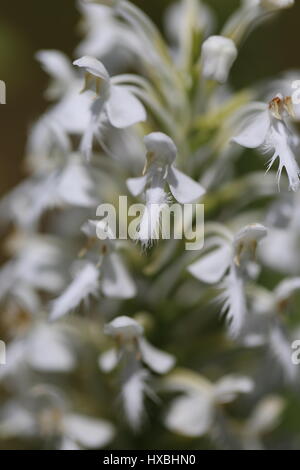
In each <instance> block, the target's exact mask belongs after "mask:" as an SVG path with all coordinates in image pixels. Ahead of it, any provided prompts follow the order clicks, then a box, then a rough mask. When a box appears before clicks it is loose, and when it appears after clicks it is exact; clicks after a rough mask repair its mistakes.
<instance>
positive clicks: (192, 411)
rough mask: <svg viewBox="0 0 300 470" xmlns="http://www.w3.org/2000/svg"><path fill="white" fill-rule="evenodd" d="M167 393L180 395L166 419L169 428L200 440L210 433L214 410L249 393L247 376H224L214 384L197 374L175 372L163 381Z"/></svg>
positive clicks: (214, 414)
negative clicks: (171, 392) (240, 395)
mask: <svg viewBox="0 0 300 470" xmlns="http://www.w3.org/2000/svg"><path fill="white" fill-rule="evenodd" d="M164 386H165V388H166V390H169V391H174V392H181V393H182V395H181V396H179V397H178V398H175V399H174V400H173V402H172V403H171V406H170V409H169V411H168V413H167V415H166V417H165V420H164V423H165V425H166V427H167V428H168V429H170V430H171V431H173V432H176V433H178V434H183V435H185V436H189V437H200V436H203V435H204V434H208V433H210V432H211V431H212V430H213V426H214V422H215V419H216V411H217V407H218V405H220V404H225V403H230V402H232V401H234V400H235V399H236V398H237V396H238V395H239V394H241V393H250V392H251V391H252V390H253V386H254V384H253V382H252V380H251V379H250V378H248V377H242V376H235V375H230V376H224V377H223V378H222V379H220V380H219V381H218V382H216V383H215V384H213V383H211V382H210V381H209V380H207V379H206V378H204V377H202V376H201V375H199V374H196V373H192V372H190V371H185V370H178V371H175V372H174V373H173V374H171V375H170V376H169V377H168V378H166V379H165V381H164Z"/></svg>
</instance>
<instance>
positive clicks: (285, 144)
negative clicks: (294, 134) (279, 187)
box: [265, 121, 300, 191]
mask: <svg viewBox="0 0 300 470" xmlns="http://www.w3.org/2000/svg"><path fill="white" fill-rule="evenodd" d="M265 150H266V151H272V150H273V152H274V153H273V156H272V158H271V160H270V163H269V166H268V170H269V169H270V168H271V166H272V165H273V163H274V161H275V160H276V159H277V158H279V166H278V172H277V178H278V184H279V181H280V176H281V173H282V169H283V168H285V170H286V173H287V176H288V179H289V184H290V189H292V190H293V191H296V190H297V189H298V188H299V186H300V179H299V175H300V168H299V166H298V163H297V161H296V158H295V155H294V152H293V143H292V140H291V135H290V133H289V130H288V129H287V127H286V125H285V124H284V123H283V122H279V121H278V122H276V124H274V125H272V126H271V129H270V132H269V133H268V135H267V140H266V142H265Z"/></svg>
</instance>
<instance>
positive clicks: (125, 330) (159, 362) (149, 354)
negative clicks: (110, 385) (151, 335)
mask: <svg viewBox="0 0 300 470" xmlns="http://www.w3.org/2000/svg"><path fill="white" fill-rule="evenodd" d="M104 332H105V334H107V335H109V336H111V337H112V338H114V339H115V340H116V341H117V344H118V345H119V348H120V349H119V352H118V350H117V349H112V350H109V351H108V352H106V353H104V354H103V355H102V356H100V359H99V365H100V367H101V369H102V370H105V371H106V372H109V371H111V370H112V369H113V368H115V367H116V365H117V364H118V362H119V361H120V360H121V359H122V356H123V355H124V354H126V351H127V350H130V351H132V350H133V351H134V352H135V354H136V356H137V357H138V358H140V359H141V360H142V361H143V362H144V364H146V365H147V366H148V367H149V368H150V369H151V370H152V371H153V372H156V373H157V374H165V373H167V372H168V371H169V370H170V369H171V368H172V367H173V366H174V364H175V359H174V357H173V356H171V355H170V354H167V353H165V352H163V351H160V350H159V349H157V348H155V347H154V346H152V345H151V344H150V343H149V342H148V341H147V340H146V339H145V338H144V329H143V327H142V326H141V325H140V324H139V323H138V322H137V321H136V320H134V319H133V318H130V317H127V316H121V317H117V318H115V319H114V320H113V321H112V322H110V323H108V324H107V325H106V326H105V328H104ZM128 348H129V349H128Z"/></svg>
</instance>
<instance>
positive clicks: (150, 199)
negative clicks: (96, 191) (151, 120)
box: [127, 132, 205, 246]
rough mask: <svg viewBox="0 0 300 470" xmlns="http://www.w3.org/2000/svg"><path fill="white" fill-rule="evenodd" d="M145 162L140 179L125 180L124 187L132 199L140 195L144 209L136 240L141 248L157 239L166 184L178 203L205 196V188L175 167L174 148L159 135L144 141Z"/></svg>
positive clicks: (169, 141)
mask: <svg viewBox="0 0 300 470" xmlns="http://www.w3.org/2000/svg"><path fill="white" fill-rule="evenodd" d="M144 143H145V147H146V150H147V153H146V163H145V167H144V171H143V176H141V177H137V178H129V179H128V180H127V187H128V189H129V191H130V192H131V194H132V195H133V196H138V195H139V194H141V193H144V196H145V200H146V206H145V210H144V213H143V215H142V218H141V222H140V226H139V233H138V239H139V240H140V241H141V243H142V244H143V245H144V246H148V245H150V244H151V243H152V240H154V239H157V238H158V236H157V233H158V231H159V223H160V216H161V212H162V210H163V208H164V207H165V206H166V205H168V203H169V202H170V198H169V196H168V193H167V192H166V191H165V186H166V185H167V186H168V187H169V189H170V191H171V193H172V195H173V197H174V198H175V200H176V201H178V202H179V203H180V204H187V203H192V202H194V201H196V200H198V199H200V198H201V196H203V195H204V194H205V189H204V188H203V187H202V186H201V185H200V184H199V183H198V182H196V181H194V180H193V179H192V178H190V177H189V176H187V175H185V174H184V173H182V172H181V171H180V170H178V169H177V168H176V167H175V165H174V162H175V159H176V156H177V148H176V145H175V143H174V142H173V140H172V139H171V138H170V137H169V136H167V135H166V134H164V133H162V132H153V133H151V134H148V135H147V136H145V138H144Z"/></svg>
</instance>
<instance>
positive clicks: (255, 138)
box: [232, 103, 271, 148]
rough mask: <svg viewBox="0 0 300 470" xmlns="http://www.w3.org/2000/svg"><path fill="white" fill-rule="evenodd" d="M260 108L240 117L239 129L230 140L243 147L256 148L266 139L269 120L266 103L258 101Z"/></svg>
mask: <svg viewBox="0 0 300 470" xmlns="http://www.w3.org/2000/svg"><path fill="white" fill-rule="evenodd" d="M258 105H260V106H261V107H262V109H260V110H257V111H253V112H251V113H249V114H250V115H249V116H248V117H245V118H244V119H243V118H242V119H241V121H242V125H241V131H240V132H239V133H238V135H236V136H235V137H234V138H233V139H232V140H233V141H234V142H236V143H237V144H239V145H242V146H243V147H248V148H256V147H259V146H260V145H262V144H263V143H264V141H265V139H266V136H267V133H268V130H269V128H270V125H271V122H270V117H269V110H268V109H266V105H264V104H262V103H258Z"/></svg>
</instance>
